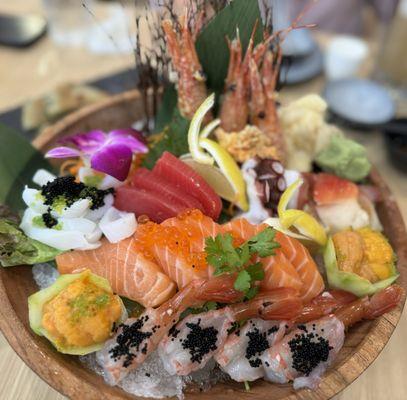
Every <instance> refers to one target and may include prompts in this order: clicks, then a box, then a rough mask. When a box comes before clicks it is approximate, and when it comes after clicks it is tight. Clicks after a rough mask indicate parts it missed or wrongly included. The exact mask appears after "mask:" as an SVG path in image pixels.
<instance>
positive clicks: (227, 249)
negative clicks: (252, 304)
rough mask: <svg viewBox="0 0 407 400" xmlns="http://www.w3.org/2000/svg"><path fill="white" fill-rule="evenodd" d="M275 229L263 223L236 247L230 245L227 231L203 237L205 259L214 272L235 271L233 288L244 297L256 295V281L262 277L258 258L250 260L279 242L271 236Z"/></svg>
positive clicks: (231, 242)
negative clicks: (254, 232) (255, 233)
mask: <svg viewBox="0 0 407 400" xmlns="http://www.w3.org/2000/svg"><path fill="white" fill-rule="evenodd" d="M275 234H276V232H275V230H274V229H273V228H270V227H267V228H266V229H265V230H263V231H262V232H260V233H258V234H257V235H255V236H253V237H252V238H250V239H249V240H247V241H246V242H244V243H243V244H242V245H241V246H239V247H234V246H233V237H232V235H231V234H230V233H225V234H218V235H216V236H215V238H211V237H208V238H206V240H205V244H206V247H205V251H206V254H207V256H206V261H207V262H208V264H210V265H212V266H213V267H214V268H215V271H214V275H215V276H217V275H222V274H233V273H236V272H237V277H236V280H235V283H234V288H235V289H236V290H239V291H241V292H243V293H244V294H245V297H246V298H247V299H251V298H253V297H254V296H256V294H257V292H258V288H257V286H254V285H253V284H254V283H255V282H256V281H261V280H262V279H264V270H263V265H262V264H261V262H256V263H251V262H250V260H251V259H252V256H254V255H258V256H259V257H262V258H263V257H268V256H271V255H273V254H274V250H275V249H276V248H278V247H280V245H279V244H278V243H277V242H276V241H275V240H274V236H275Z"/></svg>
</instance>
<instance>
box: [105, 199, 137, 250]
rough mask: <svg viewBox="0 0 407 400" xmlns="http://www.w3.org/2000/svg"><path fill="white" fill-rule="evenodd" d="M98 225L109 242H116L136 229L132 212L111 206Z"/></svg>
mask: <svg viewBox="0 0 407 400" xmlns="http://www.w3.org/2000/svg"><path fill="white" fill-rule="evenodd" d="M99 227H100V229H101V230H102V232H103V234H104V235H105V236H106V237H107V239H108V240H109V242H111V243H117V242H120V241H121V240H123V239H126V238H128V237H130V236H131V235H132V234H133V233H134V232H135V231H136V228H137V221H136V217H135V215H134V214H133V213H128V212H123V211H119V210H117V209H116V208H114V207H111V208H110V209H109V210H108V211H107V212H106V214H105V215H104V216H103V218H102V219H101V220H100V222H99Z"/></svg>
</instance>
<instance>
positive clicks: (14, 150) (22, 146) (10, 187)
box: [0, 124, 52, 211]
mask: <svg viewBox="0 0 407 400" xmlns="http://www.w3.org/2000/svg"><path fill="white" fill-rule="evenodd" d="M0 143H1V145H0V182H1V185H0V203H1V204H7V205H9V206H10V207H11V208H12V209H13V210H14V211H19V210H22V209H23V208H25V205H24V203H23V200H22V198H21V193H22V192H23V188H24V185H26V184H28V183H30V182H31V179H32V177H33V175H34V173H35V172H36V171H37V169H39V168H45V169H48V170H51V169H52V168H51V166H50V164H49V163H48V162H47V160H45V159H44V156H43V155H42V154H41V153H40V152H39V151H38V150H36V149H35V148H34V147H33V146H32V145H31V144H30V142H29V141H28V140H26V139H24V138H23V137H22V136H21V135H20V133H19V132H17V131H16V130H14V129H11V128H9V127H7V126H6V125H3V124H0Z"/></svg>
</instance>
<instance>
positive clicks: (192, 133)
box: [188, 93, 215, 165]
mask: <svg viewBox="0 0 407 400" xmlns="http://www.w3.org/2000/svg"><path fill="white" fill-rule="evenodd" d="M214 104H215V93H212V94H211V95H210V96H208V97H207V98H206V99H205V100H204V102H203V103H202V104H201V105H200V106H199V108H198V110H196V112H195V114H194V117H193V118H192V120H191V123H190V125H189V130H188V146H189V152H190V153H191V156H192V158H193V159H194V160H196V161H198V162H200V163H202V164H208V165H213V163H214V159H213V158H212V157H211V156H210V155H209V154H207V153H205V151H204V150H203V149H202V147H201V146H200V143H199V139H200V131H201V125H202V121H203V119H204V117H205V115H206V113H207V112H208V111H209V110H210V109H211V108H212V107H213V105H214ZM209 125H210V124H209ZM209 133H210V132H209ZM209 133H208V135H209Z"/></svg>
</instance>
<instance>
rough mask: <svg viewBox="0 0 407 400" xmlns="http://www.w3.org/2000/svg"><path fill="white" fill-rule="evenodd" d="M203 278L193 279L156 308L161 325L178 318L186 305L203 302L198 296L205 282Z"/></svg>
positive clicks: (194, 305)
mask: <svg viewBox="0 0 407 400" xmlns="http://www.w3.org/2000/svg"><path fill="white" fill-rule="evenodd" d="M206 283H207V282H206V280H204V279H195V280H193V281H191V282H190V283H189V284H188V285H187V286H185V287H184V288H182V289H181V290H180V291H179V292H177V293H176V294H175V295H174V296H173V297H172V298H171V299H170V300H168V301H166V302H165V303H164V304H162V305H161V306H160V307H159V308H157V314H158V315H159V316H160V317H159V318H160V320H161V322H162V325H163V326H166V325H167V324H171V321H173V320H174V319H175V320H178V319H179V316H180V315H181V313H182V312H183V311H184V310H186V309H187V308H188V307H197V306H200V305H202V304H203V303H204V301H203V300H202V299H200V298H199V293H201V291H202V288H203V287H204V286H205V284H206Z"/></svg>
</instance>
